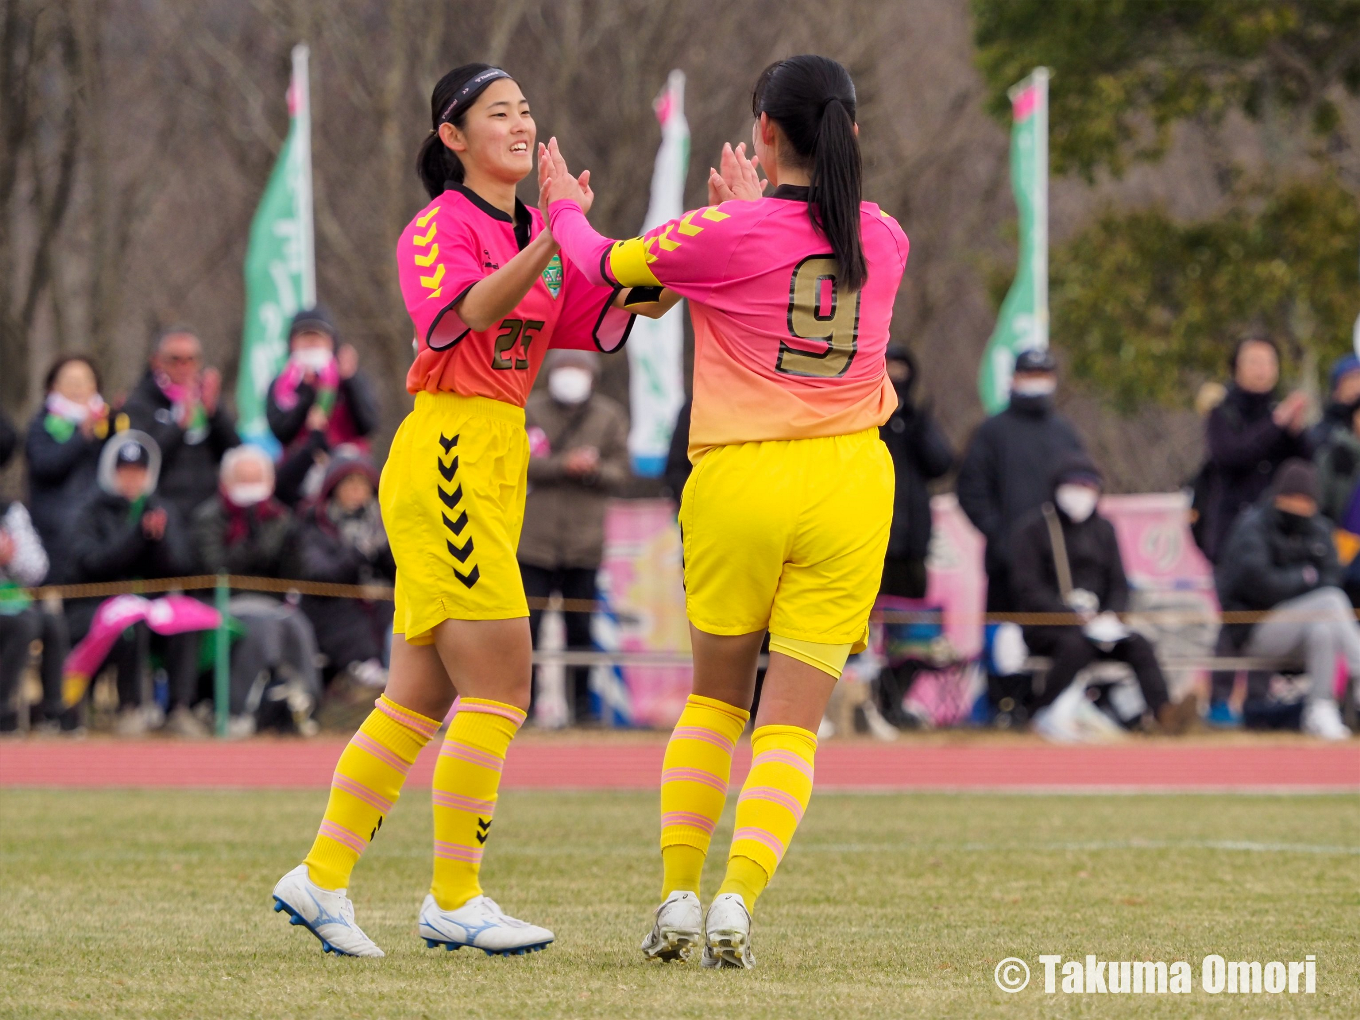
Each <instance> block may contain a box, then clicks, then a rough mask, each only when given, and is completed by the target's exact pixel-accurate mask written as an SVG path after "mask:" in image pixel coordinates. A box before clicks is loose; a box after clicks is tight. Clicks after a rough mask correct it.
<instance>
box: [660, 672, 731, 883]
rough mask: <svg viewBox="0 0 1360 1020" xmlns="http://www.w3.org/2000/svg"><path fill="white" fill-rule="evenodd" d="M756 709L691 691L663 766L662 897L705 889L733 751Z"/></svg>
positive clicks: (725, 799) (725, 798)
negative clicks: (703, 880) (710, 847)
mask: <svg viewBox="0 0 1360 1020" xmlns="http://www.w3.org/2000/svg"><path fill="white" fill-rule="evenodd" d="M750 717H751V713H749V712H747V711H746V710H745V709H741V708H737V707H736V706H735V705H729V704H727V703H726V702H725V701H717V700H715V699H713V698H705V697H701V696H700V695H698V694H691V695H690V696H689V698H688V699H687V700H686V701H685V710H684V711H683V712H681V713H680V720H679V721H678V722H677V723H676V724H675V730H674V731H673V732H672V733H671V739H670V742H669V743H668V744H667V745H666V758H665V761H664V762H663V764H662V766H661V862H662V870H663V874H662V880H661V898H662V899H663V900H664V899H665V898H666V897H667V896H669V895H670V894H671V893H672V892H674V891H675V890H677V889H680V890H683V891H685V892H693V893H695V894H697V893H698V892H699V877H700V875H701V873H702V872H703V870H704V858H705V857H706V856H707V855H708V844H709V842H710V841H711V840H712V838H713V827H714V826H715V825H717V824H718V818H719V816H721V815H722V810H723V805H724V804H725V803H726V801H727V782H728V780H729V779H730V778H731V775H732V751H733V750H734V749H735V748H736V746H737V738H738V737H740V736H741V731H742V730H743V729H745V728H746V720H747V719H749V718H750Z"/></svg>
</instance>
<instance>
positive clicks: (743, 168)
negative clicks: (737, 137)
mask: <svg viewBox="0 0 1360 1020" xmlns="http://www.w3.org/2000/svg"><path fill="white" fill-rule="evenodd" d="M718 163H719V165H720V166H721V167H722V172H721V173H719V172H718V171H717V170H715V169H714V168H713V167H709V168H708V204H709V205H718V204H719V203H722V202H730V201H732V200H733V199H740V200H742V201H746V202H754V201H755V200H756V199H758V198H760V196H761V195H762V194H763V193H764V191H765V186H766V185H767V184H769V183H770V182H769V181H763V180H761V179H760V174H758V173H756V167H757V166H759V165H760V157H759V156H752V157H751V158H750V159H747V158H746V143H745V142H742V143H741V144H739V145H738V146H737V147H736V148H735V149H733V148H732V143H731V142H723V147H722V158H721V159H720V160H719V161H718Z"/></svg>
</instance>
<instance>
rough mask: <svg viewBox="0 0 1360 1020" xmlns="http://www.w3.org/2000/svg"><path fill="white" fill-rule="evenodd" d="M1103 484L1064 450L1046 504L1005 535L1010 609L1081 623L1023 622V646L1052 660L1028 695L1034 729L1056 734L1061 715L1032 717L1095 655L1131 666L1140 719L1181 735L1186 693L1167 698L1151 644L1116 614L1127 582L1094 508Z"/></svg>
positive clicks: (1110, 534) (1125, 598) (1109, 529)
mask: <svg viewBox="0 0 1360 1020" xmlns="http://www.w3.org/2000/svg"><path fill="white" fill-rule="evenodd" d="M1102 485H1103V481H1102V479H1101V476H1100V472H1099V471H1098V470H1097V469H1096V467H1095V465H1094V464H1092V463H1091V461H1090V459H1089V458H1087V457H1086V455H1085V454H1073V455H1069V456H1068V457H1067V458H1066V459H1064V461H1063V462H1062V464H1061V465H1060V466H1059V468H1058V470H1057V471H1056V472H1054V474H1053V481H1052V489H1051V492H1052V502H1051V503H1045V504H1044V505H1043V507H1041V508H1040V509H1039V510H1037V511H1035V512H1034V513H1032V514H1030V515H1029V516H1028V517H1027V518H1025V519H1024V520H1023V521H1022V522H1021V523H1020V524H1019V525H1018V526H1017V527H1016V529H1015V534H1014V535H1013V537H1012V539H1011V584H1012V586H1013V591H1014V594H1015V602H1016V609H1017V610H1019V611H1020V612H1024V613H1067V612H1073V613H1076V614H1077V615H1078V616H1079V617H1081V619H1082V621H1083V624H1082V625H1081V626H1046V627H1040V626H1029V627H1025V628H1024V634H1025V643H1026V644H1027V645H1028V646H1029V648H1030V650H1031V651H1032V652H1034V653H1036V654H1038V655H1046V656H1049V657H1051V658H1052V660H1053V664H1052V666H1051V667H1050V668H1049V671H1048V676H1047V678H1046V682H1045V684H1044V689H1043V692H1042V693H1041V694H1040V695H1039V696H1038V697H1037V698H1036V699H1035V702H1034V709H1035V712H1036V715H1035V725H1036V728H1038V729H1039V730H1040V732H1049V735H1054V736H1059V737H1062V736H1069V734H1066V733H1064V732H1062V730H1063V728H1064V726H1065V724H1066V720H1064V719H1061V718H1058V717H1057V716H1056V715H1053V716H1047V715H1040V714H1038V713H1040V712H1041V711H1042V710H1043V709H1045V708H1047V707H1048V706H1050V705H1052V704H1053V703H1054V702H1055V701H1056V700H1057V699H1058V696H1059V695H1060V694H1062V692H1063V691H1064V690H1066V689H1067V687H1068V685H1069V684H1070V683H1072V681H1073V680H1074V679H1076V676H1077V674H1078V673H1079V672H1081V670H1083V669H1085V668H1086V667H1087V666H1089V665H1091V663H1093V662H1096V661H1098V660H1101V659H1110V660H1114V661H1117V662H1124V663H1127V664H1128V665H1129V666H1131V667H1132V668H1133V672H1134V676H1135V677H1136V678H1137V680H1138V686H1139V687H1140V688H1141V689H1142V692H1143V700H1144V701H1145V702H1146V703H1147V708H1148V720H1147V721H1148V722H1149V724H1151V725H1155V726H1157V727H1158V728H1160V729H1161V730H1163V731H1165V732H1169V733H1182V732H1184V731H1185V729H1186V728H1187V727H1189V726H1190V725H1191V724H1192V723H1193V722H1194V721H1195V720H1196V719H1197V718H1198V709H1197V707H1196V705H1195V699H1194V697H1193V695H1192V696H1191V697H1189V698H1187V699H1185V700H1184V701H1181V702H1178V703H1175V704H1173V703H1171V702H1170V700H1169V699H1168V697H1167V690H1166V678H1165V677H1163V676H1162V670H1161V667H1160V666H1159V665H1158V664H1157V657H1156V654H1155V653H1154V651H1153V647H1152V644H1151V643H1150V642H1149V641H1148V640H1147V639H1146V638H1144V637H1143V636H1142V635H1141V634H1135V633H1133V632H1132V631H1130V630H1129V629H1128V628H1127V627H1125V626H1124V624H1123V623H1122V622H1121V621H1120V619H1119V617H1118V616H1117V615H1116V614H1118V613H1122V612H1124V611H1126V610H1127V609H1128V607H1129V584H1128V580H1127V579H1126V577H1125V575H1124V560H1123V557H1122V556H1121V554H1120V551H1119V541H1118V538H1117V537H1116V536H1115V531H1114V525H1112V524H1111V523H1110V522H1109V521H1108V520H1106V519H1105V518H1104V517H1102V516H1101V515H1100V513H1099V511H1098V510H1097V504H1098V501H1099V499H1100V491H1101V487H1102Z"/></svg>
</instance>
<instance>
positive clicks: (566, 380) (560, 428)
mask: <svg viewBox="0 0 1360 1020" xmlns="http://www.w3.org/2000/svg"><path fill="white" fill-rule="evenodd" d="M543 367H544V369H545V371H546V372H547V376H548V386H547V389H546V391H544V390H539V391H536V392H534V393H531V394H530V395H529V401H528V404H527V405H526V406H525V409H524V421H525V426H526V427H527V428H528V430H529V450H530V457H529V469H528V470H529V496H528V498H527V499H526V500H525V504H524V527H523V529H522V530H521V531H520V539H519V569H520V573H521V574H522V575H523V577H524V593H525V595H527V596H528V597H529V598H531V599H546V598H548V597H549V596H550V595H552V594H553V593H554V592H556V593H558V594H560V595H561V596H562V598H563V599H569V600H571V601H573V602H591V603H593V602H594V601H595V600H596V598H597V597H598V592H597V591H596V587H595V577H596V575H597V574H598V573H599V572H600V563H601V562H602V561H603V559H604V516H605V508H606V506H607V505H608V502H609V497H610V496H611V495H613V494H614V493H616V492H618V490H619V489H620V488H621V487H622V485H623V483H624V482H626V481H627V480H628V416H627V415H626V414H625V413H624V410H623V408H622V407H620V406H619V405H618V404H617V403H616V402H615V401H613V400H610V399H609V398H608V397H606V396H604V395H602V394H600V393H596V392H595V375H596V373H597V372H598V371H599V355H597V354H594V353H592V352H590V351H552V352H550V353H549V354H548V356H547V358H546V359H544V364H543ZM592 615H593V613H592V612H591V611H589V610H587V611H585V612H566V613H563V614H562V617H563V623H564V624H565V626H566V632H567V634H566V637H567V648H568V650H570V651H589V650H590V649H591V648H593V647H594V641H593V640H592V638H591V634H590V620H591V617H592ZM542 621H543V610H542V609H541V608H531V609H530V610H529V627H530V633H531V634H532V636H533V639H534V647H538V634H539V627H540V625H541V624H542ZM567 678H568V680H567V692H566V696H567V705H568V707H569V708H570V711H571V719H572V722H573V723H575V724H577V725H582V724H589V723H594V722H598V721H599V718H598V715H597V714H596V713H595V712H594V711H593V709H592V708H591V704H590V667H588V666H572V667H568V669H567ZM534 694H535V698H536V694H537V692H536V691H535V692H534ZM531 700H534V699H531Z"/></svg>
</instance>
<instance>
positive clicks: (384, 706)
mask: <svg viewBox="0 0 1360 1020" xmlns="http://www.w3.org/2000/svg"><path fill="white" fill-rule="evenodd" d="M373 704H374V708H373V711H372V713H371V714H370V715H369V717H368V718H367V719H365V720H364V724H363V725H362V726H360V727H359V732H357V733H356V734H354V736H353V737H351V738H350V741H349V745H348V746H347V747H346V748H345V750H344V752H343V753H342V754H341V755H340V760H339V761H338V762H336V765H335V775H334V777H332V779H331V796H330V800H329V801H327V802H326V815H325V817H324V818H323V819H322V822H321V830H320V831H319V832H318V833H317V834H316V841H315V842H314V843H313V844H312V850H311V852H310V853H309V854H308V855H307V860H306V864H307V874H308V875H309V876H310V877H311V880H312V881H313V882H315V883H316V884H317V885H319V886H321V888H323V889H343V888H345V887H346V886H348V885H349V876H350V873H351V872H352V871H353V870H354V865H355V864H356V863H358V861H359V855H360V854H362V853H363V852H364V848H365V847H366V846H368V844H369V843H370V842H372V840H373V837H374V836H376V835H377V834H378V830H379V829H380V828H381V827H382V821H383V819H384V818H385V817H387V813H388V812H389V811H391V810H392V805H393V804H395V803H396V802H397V797H399V796H400V795H401V787H402V784H403V783H405V782H406V773H408V772H410V771H411V766H412V765H413V764H414V763H415V760H416V755H418V754H420V749H421V748H422V747H424V746H425V745H426V744H428V743H429V742H430V738H431V737H432V736H434V734H435V731H436V730H438V729H439V723H438V721H437V720H434V719H430V718H428V717H426V716H423V715H421V714H420V713H419V712H412V711H411V710H410V709H409V708H403V707H402V706H401V705H398V704H397V703H396V702H395V701H393V700H391V699H390V698H389V697H388V696H387V695H386V694H384V695H381V696H380V697H379V698H378V700H377V701H375V702H374V703H373Z"/></svg>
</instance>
